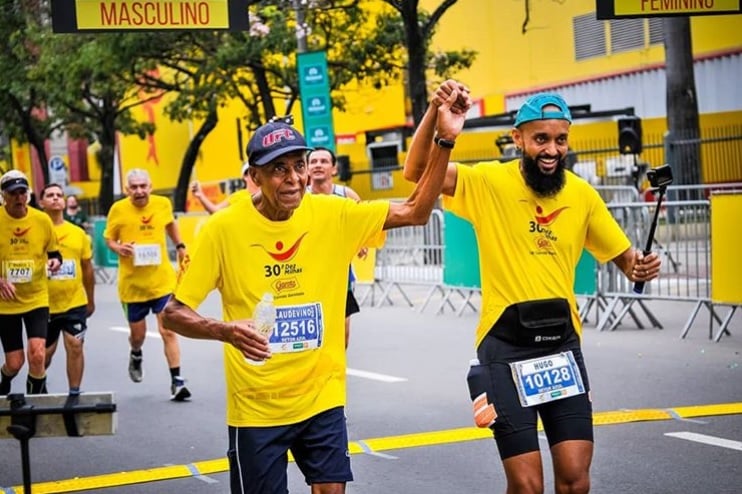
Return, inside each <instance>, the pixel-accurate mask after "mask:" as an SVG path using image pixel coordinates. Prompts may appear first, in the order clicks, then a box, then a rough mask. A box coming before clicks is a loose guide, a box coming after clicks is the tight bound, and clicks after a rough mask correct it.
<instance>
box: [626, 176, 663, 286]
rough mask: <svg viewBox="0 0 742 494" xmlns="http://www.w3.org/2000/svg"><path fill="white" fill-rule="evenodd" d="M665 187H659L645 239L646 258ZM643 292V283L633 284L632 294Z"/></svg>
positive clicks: (655, 227) (649, 250)
mask: <svg viewBox="0 0 742 494" xmlns="http://www.w3.org/2000/svg"><path fill="white" fill-rule="evenodd" d="M666 188H667V186H666V185H661V186H660V187H659V193H660V195H659V197H658V198H657V207H656V208H655V210H654V219H652V225H651V226H650V227H649V236H648V238H647V245H646V246H645V247H644V255H645V256H648V255H649V254H651V252H652V243H654V231H655V230H656V229H657V218H658V217H659V215H660V204H661V203H662V196H664V195H665V189H666ZM643 291H644V282H643V281H637V282H635V283H634V293H642V292H643Z"/></svg>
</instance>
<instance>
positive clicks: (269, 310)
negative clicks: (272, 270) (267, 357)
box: [246, 293, 276, 365]
mask: <svg viewBox="0 0 742 494" xmlns="http://www.w3.org/2000/svg"><path fill="white" fill-rule="evenodd" d="M252 319H253V325H254V326H255V330H256V331H257V332H258V333H260V334H262V335H263V336H265V337H267V338H270V335H271V334H272V333H273V327H274V326H275V325H276V306H275V305H273V294H272V293H265V294H264V295H263V298H262V299H261V300H260V302H258V304H257V305H256V306H255V311H254V312H253V315H252ZM246 360H247V362H248V363H250V364H253V365H263V364H264V363H265V361H264V360H251V359H246Z"/></svg>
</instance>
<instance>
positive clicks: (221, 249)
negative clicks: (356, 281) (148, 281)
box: [175, 194, 389, 427]
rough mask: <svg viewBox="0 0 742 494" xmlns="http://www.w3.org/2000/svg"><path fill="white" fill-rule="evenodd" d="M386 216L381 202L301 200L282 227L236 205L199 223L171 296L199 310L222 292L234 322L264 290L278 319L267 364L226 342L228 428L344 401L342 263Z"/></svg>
mask: <svg viewBox="0 0 742 494" xmlns="http://www.w3.org/2000/svg"><path fill="white" fill-rule="evenodd" d="M388 211H389V205H388V203H387V202H382V201H374V202H365V203H355V202H354V201H343V200H338V198H336V197H329V196H317V195H311V194H306V195H305V196H304V198H303V199H302V202H301V204H300V206H299V207H298V208H297V209H296V210H295V211H294V214H293V215H292V216H291V218H289V219H288V220H286V221H269V220H268V219H267V218H265V217H264V216H263V215H261V214H260V213H259V212H258V211H257V210H256V209H255V206H254V205H253V203H252V201H240V202H238V203H236V204H234V205H232V206H230V207H228V208H225V209H223V210H221V211H218V212H217V213H216V214H214V215H213V216H212V217H211V218H210V220H209V221H208V222H207V223H206V225H205V226H204V227H203V229H202V230H201V232H200V234H199V241H198V245H197V247H196V250H195V251H194V252H193V254H192V256H191V262H190V265H189V266H188V269H187V270H186V272H185V274H184V276H183V277H182V279H181V281H180V284H179V286H178V288H177V289H176V291H175V298H177V299H178V300H179V301H181V302H182V303H184V304H186V305H187V306H189V307H191V308H193V309H195V308H197V307H198V306H199V305H200V304H201V302H202V301H203V300H204V299H205V298H206V296H207V295H208V294H209V292H211V291H212V290H213V289H218V290H219V292H220V293H221V298H222V309H223V314H224V319H225V320H226V321H234V320H238V319H251V318H252V314H253V310H254V308H255V305H256V304H257V302H258V301H259V300H260V299H261V298H262V296H263V294H265V293H266V292H270V293H272V294H273V297H274V299H275V305H276V309H277V313H278V321H277V324H276V328H277V329H276V333H275V334H274V336H273V337H272V340H271V341H272V344H271V352H272V353H273V356H272V357H271V358H270V359H269V360H268V361H267V362H266V363H265V364H264V365H262V366H253V365H250V364H248V363H247V362H245V358H244V356H243V355H242V353H241V352H239V351H238V350H237V349H235V348H234V347H233V346H232V345H229V344H225V345H224V367H225V376H226V382H227V423H228V425H230V426H235V427H247V426H269V425H285V424H292V423H296V422H299V421H302V420H305V419H307V418H309V417H311V416H313V415H315V414H317V413H320V412H322V411H324V410H328V409H330V408H333V407H336V406H340V405H344V404H345V299H346V292H347V280H348V265H349V264H350V261H351V259H352V258H353V256H355V255H356V254H357V253H358V250H359V249H360V248H361V247H362V246H364V245H366V244H367V243H368V242H369V240H370V239H372V238H373V237H374V236H375V235H377V234H378V232H379V231H380V230H381V229H382V227H383V225H384V221H385V220H386V216H387V214H388ZM320 328H321V329H322V331H321V332H320V331H319V329H320ZM320 333H321V338H320V337H319V336H317V335H318V334H320ZM279 335H283V338H284V339H283V340H281V341H277V340H276V339H277V338H279ZM274 340H275V341H274Z"/></svg>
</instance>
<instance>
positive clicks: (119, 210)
mask: <svg viewBox="0 0 742 494" xmlns="http://www.w3.org/2000/svg"><path fill="white" fill-rule="evenodd" d="M174 221H175V217H174V216H173V207H172V204H171V203H170V200H168V199H167V198H165V197H161V196H156V195H151V196H150V198H149V202H148V203H147V205H146V206H145V207H143V208H138V207H136V206H134V204H132V202H131V200H130V199H129V198H128V197H127V198H124V199H121V200H119V201H116V202H115V203H114V204H113V206H112V207H111V210H110V211H109V213H108V218H107V221H106V231H105V232H104V233H103V236H104V237H105V238H107V239H111V240H114V241H118V242H121V243H130V242H131V243H133V244H134V255H133V256H130V257H121V256H119V276H118V278H119V298H120V299H121V301H122V302H125V303H131V302H146V301H148V300H154V299H156V298H160V297H164V296H165V295H168V294H170V293H172V292H173V289H174V287H175V268H174V267H173V266H172V265H171V264H170V261H169V258H168V254H167V240H166V231H165V227H166V226H167V225H168V224H170V223H172V222H174Z"/></svg>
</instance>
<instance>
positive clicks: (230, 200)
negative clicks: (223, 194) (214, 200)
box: [227, 189, 252, 206]
mask: <svg viewBox="0 0 742 494" xmlns="http://www.w3.org/2000/svg"><path fill="white" fill-rule="evenodd" d="M250 198H252V194H250V191H249V190H247V189H240V190H238V191H237V192H235V193H233V194H230V195H229V197H227V204H229V205H230V206H231V205H233V204H237V203H238V202H241V201H244V200H245V199H250Z"/></svg>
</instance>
